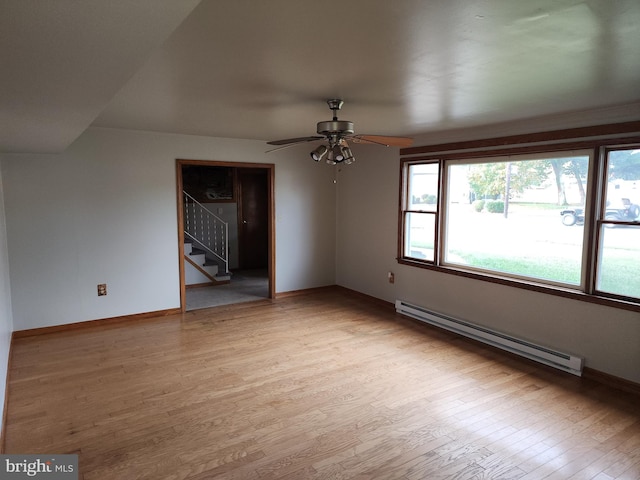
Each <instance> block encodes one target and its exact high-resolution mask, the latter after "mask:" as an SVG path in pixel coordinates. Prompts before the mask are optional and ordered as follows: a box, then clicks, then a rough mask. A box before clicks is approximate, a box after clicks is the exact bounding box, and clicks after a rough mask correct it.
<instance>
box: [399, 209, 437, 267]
mask: <svg viewBox="0 0 640 480" xmlns="http://www.w3.org/2000/svg"><path fill="white" fill-rule="evenodd" d="M435 222H436V216H435V215H434V214H431V213H411V212H409V213H407V214H406V217H405V245H404V254H405V256H407V257H411V258H415V259H418V260H426V261H428V262H433V261H434V239H435V231H436V223H435Z"/></svg>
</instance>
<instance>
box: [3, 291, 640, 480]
mask: <svg viewBox="0 0 640 480" xmlns="http://www.w3.org/2000/svg"><path fill="white" fill-rule="evenodd" d="M639 405H640V399H639V398H638V397H637V396H633V395H632V394H628V393H624V392H621V391H616V390H613V389H609V388H607V387H604V386H602V385H599V384H597V383H593V382H589V381H588V380H584V379H580V378H578V377H573V376H571V375H568V374H565V373H562V372H556V371H555V370H552V369H549V368H547V367H543V366H539V365H537V364H533V363H530V362H528V361H525V360H521V359H519V358H518V357H514V356H511V355H508V354H506V353H502V352H500V351H497V350H494V349H491V348H488V347H485V346H483V345H479V344H475V343H473V342H471V341H468V340H464V339H461V338H459V337H456V336H454V335H452V334H449V333H447V332H443V331H439V330H437V329H434V328H432V327H429V326H426V325H423V324H420V323H417V322H414V321H412V320H410V319H407V318H404V317H401V316H398V315H396V314H395V313H394V312H393V310H392V309H391V308H386V307H384V306H381V305H380V304H378V303H375V302H372V301H370V300H368V299H366V298H362V297H361V296H358V295H354V294H352V293H350V292H348V291H345V290H342V289H327V290H322V291H316V292H314V293H312V294H308V295H299V296H292V297H287V298H282V299H278V300H272V301H271V300H264V301H259V302H254V303H245V304H239V305H235V306H223V307H216V308H213V309H208V310H200V311H196V312H190V313H188V314H185V315H176V316H169V317H161V318H157V319H146V320H139V321H135V322H133V321H132V322H130V323H119V324H117V325H106V326H105V325H103V326H97V327H95V328H85V329H78V330H75V331H66V332H56V333H51V334H46V335H42V336H37V337H28V338H21V339H16V340H15V342H14V345H13V359H12V365H11V371H10V387H9V403H8V420H7V429H6V452H7V453H58V454H60V453H77V454H79V458H80V478H81V479H84V480H111V479H114V480H116V479H117V480H122V479H127V480H129V479H188V480H201V479H210V478H216V479H218V478H219V479H230V480H232V479H282V480H288V479H335V480H338V479H367V480H372V479H384V480H389V479H402V480H418V479H476V480H481V479H520V480H532V479H536V480H537V479H543V478H544V479H562V480H566V479H572V480H578V479H595V480H611V479H634V480H637V479H639V478H640V407H639Z"/></svg>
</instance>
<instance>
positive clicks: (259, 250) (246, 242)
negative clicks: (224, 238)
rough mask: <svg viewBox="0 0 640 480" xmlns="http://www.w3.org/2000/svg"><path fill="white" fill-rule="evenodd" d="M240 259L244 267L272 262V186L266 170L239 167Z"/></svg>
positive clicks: (241, 266)
mask: <svg viewBox="0 0 640 480" xmlns="http://www.w3.org/2000/svg"><path fill="white" fill-rule="evenodd" d="M237 180H238V242H239V248H238V250H239V251H238V261H239V264H240V265H239V266H240V268H241V269H258V268H267V267H268V264H269V224H268V218H269V203H268V202H269V195H268V191H269V187H268V176H267V171H266V170H265V169H253V168H238V170H237Z"/></svg>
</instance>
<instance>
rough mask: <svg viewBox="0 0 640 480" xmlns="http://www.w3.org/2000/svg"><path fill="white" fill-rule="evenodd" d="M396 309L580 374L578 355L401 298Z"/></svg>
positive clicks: (466, 335) (410, 315)
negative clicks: (459, 318)
mask: <svg viewBox="0 0 640 480" xmlns="http://www.w3.org/2000/svg"><path fill="white" fill-rule="evenodd" d="M396 312H398V313H400V314H402V315H406V316H408V317H412V318H415V319H417V320H420V321H422V322H425V323H428V324H431V325H434V326H436V327H440V328H444V329H445V330H449V331H451V332H455V333H458V334H460V335H464V336H465V337H469V338H473V339H474V340H478V341H480V342H483V343H486V344H488V345H493V346H494V347H498V348H501V349H502V350H506V351H508V352H511V353H515V354H517V355H520V356H522V357H526V358H529V359H531V360H535V361H536V362H540V363H544V364H545V365H549V366H551V367H554V368H557V369H560V370H563V371H565V372H568V373H572V374H573V375H578V376H582V364H583V360H584V359H582V358H581V357H576V356H575V355H570V354H568V353H563V352H558V351H556V350H552V349H550V348H547V347H543V346H540V345H536V344H534V343H530V342H527V341H525V340H520V339H519V338H515V337H512V336H510V335H507V334H504V333H501V332H497V331H495V330H490V329H488V328H485V327H481V326H479V325H475V324H473V323H470V322H466V321H463V320H458V319H456V318H452V317H449V316H448V315H444V314H442V313H438V312H433V311H431V310H427V309H426V308H424V307H420V306H417V305H412V304H410V303H407V302H403V301H402V300H396Z"/></svg>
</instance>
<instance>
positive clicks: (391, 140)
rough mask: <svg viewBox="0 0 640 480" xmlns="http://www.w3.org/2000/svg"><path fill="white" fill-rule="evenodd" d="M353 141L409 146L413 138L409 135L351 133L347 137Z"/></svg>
mask: <svg viewBox="0 0 640 480" xmlns="http://www.w3.org/2000/svg"><path fill="white" fill-rule="evenodd" d="M349 139H350V140H351V141H352V142H353V143H373V144H376V145H384V146H385V147H402V148H405V147H410V146H411V144H412V143H413V138H409V137H387V136H384V135H353V136H351V137H349Z"/></svg>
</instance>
